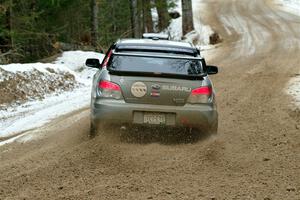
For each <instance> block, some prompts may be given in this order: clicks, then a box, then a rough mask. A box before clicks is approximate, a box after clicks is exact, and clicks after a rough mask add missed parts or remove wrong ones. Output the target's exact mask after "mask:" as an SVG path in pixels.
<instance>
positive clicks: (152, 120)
mask: <svg viewBox="0 0 300 200" xmlns="http://www.w3.org/2000/svg"><path fill="white" fill-rule="evenodd" d="M144 123H145V124H165V123H166V117H165V115H164V114H155V113H145V114H144Z"/></svg>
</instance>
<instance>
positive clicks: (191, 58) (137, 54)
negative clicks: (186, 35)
mask: <svg viewBox="0 0 300 200" xmlns="http://www.w3.org/2000/svg"><path fill="white" fill-rule="evenodd" d="M112 54H113V55H117V56H134V57H149V58H171V59H186V60H199V61H203V59H204V58H202V57H192V56H173V55H161V54H143V53H120V52H115V51H113V52H112Z"/></svg>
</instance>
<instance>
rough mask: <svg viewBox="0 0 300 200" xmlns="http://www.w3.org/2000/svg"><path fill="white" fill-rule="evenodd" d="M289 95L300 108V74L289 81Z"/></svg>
mask: <svg viewBox="0 0 300 200" xmlns="http://www.w3.org/2000/svg"><path fill="white" fill-rule="evenodd" d="M287 93H288V94H289V95H291V96H292V97H293V98H294V103H295V104H296V106H297V107H299V108H300V74H299V75H298V76H296V77H294V78H292V79H291V80H290V81H289V84H288V90H287Z"/></svg>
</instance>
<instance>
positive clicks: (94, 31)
mask: <svg viewBox="0 0 300 200" xmlns="http://www.w3.org/2000/svg"><path fill="white" fill-rule="evenodd" d="M91 11H92V15H91V45H92V46H93V47H97V42H98V40H97V39H98V4H97V0H91Z"/></svg>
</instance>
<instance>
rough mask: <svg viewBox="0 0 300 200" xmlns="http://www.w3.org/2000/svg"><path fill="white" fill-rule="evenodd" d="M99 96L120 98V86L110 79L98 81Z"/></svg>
mask: <svg viewBox="0 0 300 200" xmlns="http://www.w3.org/2000/svg"><path fill="white" fill-rule="evenodd" d="M98 88H99V96H100V97H103V98H112V99H122V98H123V96H122V92H121V87H120V86H119V85H118V84H116V83H113V82H110V81H100V82H99V85H98Z"/></svg>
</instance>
